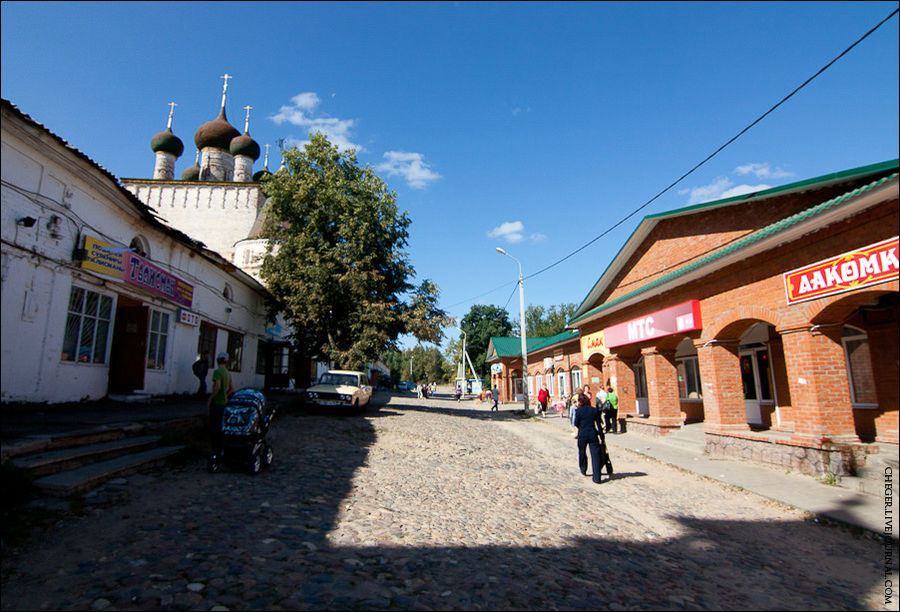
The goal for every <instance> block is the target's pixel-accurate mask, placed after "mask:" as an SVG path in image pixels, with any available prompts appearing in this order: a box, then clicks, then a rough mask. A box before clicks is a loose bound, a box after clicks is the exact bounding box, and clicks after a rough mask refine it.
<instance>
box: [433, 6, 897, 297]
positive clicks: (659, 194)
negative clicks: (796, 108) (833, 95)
mask: <svg viewBox="0 0 900 612" xmlns="http://www.w3.org/2000/svg"><path fill="white" fill-rule="evenodd" d="M898 12H900V9H895V10H894V11H893V12H892V13H891V14H890V15H888V16H887V17H885V18H884V19H882V20H881V21H880V22H878V24H877V25H875V27H873V28H872V29H870V30H869V31H868V32H866V33H865V34H863V35H862V36H861V37H860V38H858V39H857V40H856V42H854V43H853V44H852V45H850V46H849V47H847V48H846V49H844V50H843V51H842V52H841V53H840V54H838V55H837V56H836V57H835V58H834V59H832V60H831V61H830V62H828V63H827V64H825V65H824V66H823V67H822V68H820V69H819V70H818V71H817V72H816V73H815V74H813V75H812V76H811V77H809V78H808V79H806V80H805V81H804V82H803V83H801V84H800V85H799V86H798V87H796V88H795V89H794V90H793V91H792V92H791V93H789V94H788V95H786V96H785V97H783V98H782V99H781V100H780V101H779V102H778V103H777V104H775V105H774V106H772V107H771V108H770V109H769V110H767V111H766V112H765V113H763V114H762V115H760V116H759V117H757V118H756V120H754V121H753V122H752V123H750V124H749V125H747V127H745V128H744V129H742V130H741V131H740V132H738V133H737V134H735V135H734V136H732V137H731V138H730V139H729V140H728V141H727V142H725V144H723V145H722V146H720V147H719V148H718V149H716V150H715V151H713V152H712V153H710V154H709V155H707V156H706V158H704V159H703V161H701V162H700V163H698V164H697V165H695V166H694V167H693V168H691V169H690V170H688V171H687V172H685V173H684V174H682V175H681V176H680V177H678V179H677V180H675V181H673V182H672V183H671V184H670V185H669V186H668V187H666V188H665V189H663V190H662V191H660V192H659V193H657V194H656V195H655V196H653V197H652V198H650V199H649V200H647V201H646V202H644V203H643V204H641V205H640V206H638V207H637V208H635V209H634V210H633V211H631V212H630V213H628V214H627V215H625V216H624V217H622V218H621V219H620V220H619V221H617V222H616V223H614V224H613V225H612V226H610V227H609V228H607V229H605V230H604V231H603V232H601V233H600V234H599V235H598V236H596V237H594V238H592V239H591V240H589V241H588V242H586V243H585V244H583V245H582V246H580V247H578V248H577V249H575V250H574V251H572V252H571V253H569V254H568V255H566V256H565V257H562V258H561V259H558V260H556V261H555V262H553V263H552V264H550V265H548V266H546V267H544V268H541V269H540V270H538V271H537V272H535V273H533V274H529V275H528V276H526V277H525V278H526V279H529V278H534V277H535V276H538V275H540V274H543V273H544V272H547V271H548V270H550V269H552V268H555V267H556V266H558V265H559V264H561V263H563V262H564V261H566V260H567V259H570V258H571V257H573V256H575V255H577V254H578V253H580V252H581V251H583V250H584V249H586V248H588V247H589V246H591V245H592V244H594V243H595V242H597V241H598V240H600V239H601V238H603V237H604V236H606V235H607V234H609V233H610V232H611V231H613V230H614V229H616V228H617V227H619V226H620V225H622V224H623V223H625V221H627V220H628V219H630V218H631V217H633V216H634V215H636V214H637V213H639V212H640V211H641V210H643V209H644V208H646V207H647V206H649V205H650V204H652V203H653V202H655V201H656V200H657V199H659V198H660V197H661V196H663V195H664V194H665V193H667V192H669V191H671V189H672V188H673V187H675V186H676V185H678V183H680V182H681V181H683V180H684V179H686V178H687V177H689V176H690V175H691V174H693V173H694V172H696V171H697V170H698V169H699V168H700V167H701V166H703V165H704V164H706V163H707V162H708V161H710V160H711V159H712V158H714V157H715V156H716V155H718V154H719V153H721V152H722V151H723V150H724V149H725V148H726V147H728V146H729V145H730V144H731V143H733V142H734V141H736V140H737V139H738V138H740V137H741V136H743V135H744V134H745V133H746V132H748V131H749V130H750V129H751V128H753V127H754V126H755V125H756V124H758V123H759V122H760V121H762V120H763V119H765V118H766V117H767V116H769V115H770V114H771V113H773V112H774V111H775V109H777V108H778V107H779V106H781V105H782V104H784V103H785V102H787V101H788V100H789V99H791V98H792V97H793V96H794V95H795V94H796V93H798V92H799V91H800V90H801V89H803V88H804V87H806V86H807V85H809V84H810V83H811V82H812V81H813V80H814V79H816V78H817V77H818V76H819V75H821V74H822V73H823V72H825V71H826V70H828V69H829V68H830V67H831V66H832V65H833V64H834V63H835V62H837V61H838V60H839V59H841V58H842V57H844V56H845V55H847V53H849V52H850V51H851V50H852V49H853V48H854V47H856V46H857V45H858V44H859V43H861V42H862V41H864V40H865V39H866V38H868V37H869V36H870V35H871V34H872V33H873V32H875V30H877V29H878V28H880V27H881V26H882V25H884V24H885V23H886V22H887V21H888V20H890V19H891V18H892V17H894V16H895V15H896V14H897V13H898ZM523 280H524V279H523ZM508 284H509V283H504V284H503V285H498V286H497V287H494V288H493V289H491V290H490V291H486V292H484V293H482V294H479V295H477V296H475V297H472V298H469V299H466V300H462V301H460V302H456V303H455V304H451V305H450V306H446V308H452V307H454V306H459V305H460V304H465V303H466V302H471V301H473V300H477V299H478V298H480V297H482V296H485V295H488V294H490V293H493V292H494V291H497V290H499V289H502V288H503V287H505V286H507V285H508ZM516 286H518V283H517V284H516ZM513 293H515V288H514V289H513ZM510 299H511V296H510ZM506 303H507V304H509V299H507V300H506ZM504 308H506V307H505V306H504Z"/></svg>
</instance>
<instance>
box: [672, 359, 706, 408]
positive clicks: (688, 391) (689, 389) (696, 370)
mask: <svg viewBox="0 0 900 612" xmlns="http://www.w3.org/2000/svg"><path fill="white" fill-rule="evenodd" d="M675 363H676V364H677V367H678V396H679V397H680V398H681V399H703V388H702V387H701V386H700V362H699V361H698V359H697V357H679V358H677V359H676V360H675Z"/></svg>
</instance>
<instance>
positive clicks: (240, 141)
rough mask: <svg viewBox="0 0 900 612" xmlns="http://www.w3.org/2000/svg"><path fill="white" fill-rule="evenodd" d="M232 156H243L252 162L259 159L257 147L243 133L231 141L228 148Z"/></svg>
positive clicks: (248, 136)
mask: <svg viewBox="0 0 900 612" xmlns="http://www.w3.org/2000/svg"><path fill="white" fill-rule="evenodd" d="M228 150H229V151H231V154H232V155H243V156H245V157H249V158H250V159H252V160H253V161H256V160H257V159H259V145H258V144H256V141H255V140H253V139H252V138H250V134H248V133H247V132H244V133H243V134H241V135H240V136H238V137H237V138H234V139H232V141H231V144H230V146H229V148H228Z"/></svg>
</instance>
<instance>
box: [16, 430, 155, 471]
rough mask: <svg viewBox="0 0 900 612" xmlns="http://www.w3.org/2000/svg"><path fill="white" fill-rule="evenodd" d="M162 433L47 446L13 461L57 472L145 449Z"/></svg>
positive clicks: (27, 467) (37, 468) (33, 467)
mask: <svg viewBox="0 0 900 612" xmlns="http://www.w3.org/2000/svg"><path fill="white" fill-rule="evenodd" d="M160 440H161V438H160V436H138V437H131V438H119V439H117V440H111V441H109V442H99V443H96V444H85V445H82V446H76V447H70V448H59V449H56V450H47V451H43V452H40V453H36V454H31V455H23V456H19V457H15V458H14V459H13V460H12V462H13V465H15V466H16V467H18V468H21V469H24V470H29V471H31V473H32V474H33V475H34V476H46V475H48V474H56V473H58V472H62V471H64V470H71V469H73V468H77V467H80V466H82V465H86V464H88V463H96V462H98V461H104V460H107V459H113V458H115V457H119V456H121V455H125V454H128V453H133V452H136V451H141V450H146V449H149V448H152V447H154V446H156V445H157V444H158V443H159V441H160Z"/></svg>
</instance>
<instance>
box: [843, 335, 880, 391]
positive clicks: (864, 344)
mask: <svg viewBox="0 0 900 612" xmlns="http://www.w3.org/2000/svg"><path fill="white" fill-rule="evenodd" d="M841 344H843V345H844V360H845V362H846V365H847V380H848V381H849V383H850V399H851V401H852V402H853V406H854V407H855V408H877V407H878V396H877V395H876V393H875V376H874V374H873V373H872V356H871V355H870V354H869V336H868V334H866V332H864V331H863V330H861V329H859V328H858V327H853V326H852V325H845V326H844V328H843V329H842V330H841Z"/></svg>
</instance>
